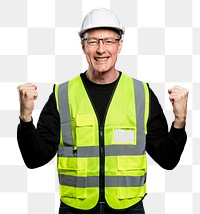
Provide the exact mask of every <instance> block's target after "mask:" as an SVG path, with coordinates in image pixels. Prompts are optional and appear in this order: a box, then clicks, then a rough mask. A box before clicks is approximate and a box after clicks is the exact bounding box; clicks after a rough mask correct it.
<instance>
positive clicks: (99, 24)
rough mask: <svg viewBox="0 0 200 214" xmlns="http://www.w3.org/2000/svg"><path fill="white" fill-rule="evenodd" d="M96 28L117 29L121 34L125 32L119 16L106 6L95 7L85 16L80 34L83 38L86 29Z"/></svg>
mask: <svg viewBox="0 0 200 214" xmlns="http://www.w3.org/2000/svg"><path fill="white" fill-rule="evenodd" d="M94 28H112V29H114V30H116V31H117V32H118V33H119V34H120V36H122V35H123V34H124V32H125V30H124V27H123V26H122V25H121V24H120V22H119V20H118V18H117V16H116V15H115V14H114V13H113V12H111V11H110V10H107V9H104V8H100V9H94V10H92V11H91V12H89V13H88V14H87V15H86V16H85V18H84V20H83V23H82V27H81V30H80V31H79V36H80V37H81V38H83V35H84V33H85V32H86V31H88V30H90V29H94Z"/></svg>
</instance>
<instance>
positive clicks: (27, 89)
mask: <svg viewBox="0 0 200 214" xmlns="http://www.w3.org/2000/svg"><path fill="white" fill-rule="evenodd" d="M17 89H18V91H19V102H20V118H21V119H22V120H23V121H24V122H30V121H31V119H32V112H33V109H34V100H36V99H37V97H38V94H37V86H36V85H35V84H32V83H27V84H24V85H19V86H18V87H17Z"/></svg>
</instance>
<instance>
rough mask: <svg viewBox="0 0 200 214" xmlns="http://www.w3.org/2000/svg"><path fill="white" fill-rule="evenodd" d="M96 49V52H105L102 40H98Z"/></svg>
mask: <svg viewBox="0 0 200 214" xmlns="http://www.w3.org/2000/svg"><path fill="white" fill-rule="evenodd" d="M96 51H97V53H98V54H103V53H105V51H106V49H105V45H104V44H103V41H102V40H99V43H98V46H97V49H96Z"/></svg>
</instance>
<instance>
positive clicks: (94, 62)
mask: <svg viewBox="0 0 200 214" xmlns="http://www.w3.org/2000/svg"><path fill="white" fill-rule="evenodd" d="M84 38H97V39H104V38H115V39H118V34H117V33H116V32H115V31H112V30H108V29H93V30H90V31H88V32H86V33H85V35H84ZM121 48H122V40H119V41H116V42H115V43H114V44H112V45H104V44H103V42H102V40H100V41H99V43H98V44H96V45H93V46H90V45H89V44H88V42H87V40H85V41H82V49H83V51H84V53H85V55H86V59H87V62H88V65H89V68H88V71H89V72H91V73H104V72H110V73H111V72H115V71H116V69H115V63H116V60H117V55H118V54H119V53H120V51H121Z"/></svg>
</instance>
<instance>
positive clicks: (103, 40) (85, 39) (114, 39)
mask: <svg viewBox="0 0 200 214" xmlns="http://www.w3.org/2000/svg"><path fill="white" fill-rule="evenodd" d="M88 39H94V40H96V41H97V43H96V44H93V45H91V44H90V43H88ZM106 39H112V40H113V43H111V44H105V40H106ZM119 40H120V38H118V39H116V38H113V37H106V38H102V39H99V38H97V37H87V38H83V39H82V42H84V41H87V44H88V45H89V46H90V47H95V46H97V45H99V44H100V41H102V43H103V45H104V46H106V47H111V46H112V45H114V44H116V41H119Z"/></svg>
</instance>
